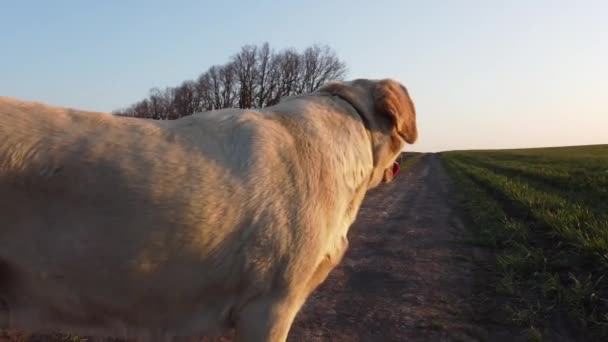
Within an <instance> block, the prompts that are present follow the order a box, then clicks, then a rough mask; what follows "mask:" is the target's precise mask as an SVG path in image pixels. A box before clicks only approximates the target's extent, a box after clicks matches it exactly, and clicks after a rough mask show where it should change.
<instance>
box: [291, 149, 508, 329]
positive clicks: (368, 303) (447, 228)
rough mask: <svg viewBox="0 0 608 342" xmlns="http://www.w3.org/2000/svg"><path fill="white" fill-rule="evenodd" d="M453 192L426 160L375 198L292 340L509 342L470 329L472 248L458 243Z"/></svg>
mask: <svg viewBox="0 0 608 342" xmlns="http://www.w3.org/2000/svg"><path fill="white" fill-rule="evenodd" d="M450 187H451V184H450V179H449V178H448V176H447V175H446V173H445V170H444V169H443V167H442V165H441V162H440V160H439V157H438V156H437V155H435V154H428V155H425V156H424V157H423V158H422V160H421V161H420V162H418V164H417V165H416V166H414V168H412V169H411V170H409V171H408V172H406V173H405V174H401V175H399V177H398V178H397V179H396V181H395V182H393V183H392V184H389V185H388V186H383V187H381V188H379V189H378V190H375V191H373V192H370V193H369V194H368V196H367V198H366V200H365V202H364V204H363V207H362V208H361V211H360V214H359V216H358V218H357V221H356V222H355V224H354V225H353V227H352V228H351V230H350V232H349V240H350V247H349V250H348V252H347V254H346V256H345V257H344V260H343V262H342V264H341V265H340V266H339V267H338V268H336V269H335V270H334V271H333V272H332V273H331V274H330V276H329V278H328V279H327V281H326V282H325V283H324V284H322V285H321V287H320V288H319V289H317V291H316V292H315V293H314V294H313V296H312V297H311V298H310V299H309V301H308V302H307V304H306V306H305V307H304V308H303V309H302V311H301V312H300V314H299V315H298V317H297V318H296V322H295V324H294V327H293V329H292V331H291V334H290V338H289V340H290V341H483V340H493V341H496V338H498V339H499V340H502V338H505V340H509V339H508V338H506V336H504V335H503V336H497V335H496V332H491V333H489V332H488V329H487V328H485V329H484V328H483V327H480V326H479V325H478V324H474V323H472V316H473V315H472V311H473V308H472V307H471V304H470V303H471V302H472V295H473V293H472V292H473V287H474V286H473V282H474V281H475V274H474V273H475V271H474V266H473V264H472V261H471V253H472V250H471V247H470V246H465V245H463V244H462V243H459V242H458V241H459V239H460V238H461V237H462V236H463V235H462V234H463V230H464V228H463V226H462V223H461V222H460V220H459V218H458V217H457V216H456V215H455V214H456V213H455V212H454V210H453V209H452V208H451V206H450V204H449V198H448V193H449V191H450ZM490 335H495V336H490ZM501 337H502V338H501Z"/></svg>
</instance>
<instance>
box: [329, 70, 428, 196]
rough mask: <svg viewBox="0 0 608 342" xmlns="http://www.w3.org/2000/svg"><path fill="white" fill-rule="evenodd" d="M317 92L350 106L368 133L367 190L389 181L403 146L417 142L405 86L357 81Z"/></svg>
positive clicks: (414, 110) (378, 81) (384, 82)
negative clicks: (370, 161) (369, 166)
mask: <svg viewBox="0 0 608 342" xmlns="http://www.w3.org/2000/svg"><path fill="white" fill-rule="evenodd" d="M319 90H320V91H322V92H327V93H330V94H333V95H336V96H338V97H340V98H342V99H343V100H345V101H347V102H349V103H350V104H351V105H352V106H353V107H354V108H355V109H356V110H357V112H358V113H359V115H360V116H361V118H362V121H363V123H364V125H365V126H366V128H367V130H368V131H369V133H370V135H371V140H372V150H373V155H374V170H373V173H372V177H371V179H370V186H369V187H370V188H373V187H376V186H377V185H378V184H380V183H381V182H382V181H384V182H390V181H392V180H393V179H394V178H395V176H396V175H397V172H398V171H399V164H398V163H397V158H398V157H399V155H400V153H401V151H402V150H403V147H404V145H405V144H406V143H408V144H413V143H414V142H416V139H417V138H418V129H417V126H416V109H415V107H414V103H413V102H412V100H411V98H410V95H409V93H408V91H407V89H406V88H405V86H403V85H402V84H401V83H399V82H397V81H395V80H392V79H383V80H368V79H357V80H353V81H349V82H331V83H328V84H327V85H325V86H323V87H322V88H320V89H319Z"/></svg>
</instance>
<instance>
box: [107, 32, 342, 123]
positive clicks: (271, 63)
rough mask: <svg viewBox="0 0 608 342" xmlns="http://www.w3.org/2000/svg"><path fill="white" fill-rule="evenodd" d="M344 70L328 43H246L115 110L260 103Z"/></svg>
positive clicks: (144, 113) (166, 113) (184, 111)
mask: <svg viewBox="0 0 608 342" xmlns="http://www.w3.org/2000/svg"><path fill="white" fill-rule="evenodd" d="M346 71H347V68H346V64H345V63H344V62H343V61H341V60H340V59H339V58H338V56H337V55H336V53H335V52H334V51H333V50H332V49H331V48H330V47H329V46H326V45H313V46H310V47H308V48H306V49H304V50H303V51H302V52H298V51H297V50H295V49H284V50H281V51H278V52H277V51H275V50H274V49H271V48H270V46H269V44H268V43H264V44H262V45H261V46H255V45H245V46H243V47H242V48H241V51H240V52H238V53H237V54H235V55H233V56H232V57H231V58H230V60H229V61H228V63H226V64H223V65H214V66H212V67H210V68H209V69H208V70H207V71H205V72H203V73H202V74H201V75H200V76H199V77H198V78H197V79H196V80H188V81H184V82H183V83H182V84H181V85H179V86H176V87H166V88H164V89H159V88H152V89H151V90H150V93H149V96H148V97H147V98H145V99H143V100H141V101H139V102H136V103H134V104H133V105H131V106H129V107H127V108H124V109H120V110H116V111H114V114H115V115H121V116H133V117H138V118H149V119H157V120H171V119H177V118H180V117H183V116H187V115H192V114H194V113H199V112H204V111H209V110H214V109H221V108H233V107H238V108H261V107H266V106H270V105H273V104H275V103H277V102H279V100H280V99H281V98H282V97H284V96H291V95H296V94H301V93H306V92H311V91H313V90H315V89H317V88H319V87H320V86H321V85H323V84H325V83H327V82H329V81H332V80H341V79H343V78H344V76H345V75H346Z"/></svg>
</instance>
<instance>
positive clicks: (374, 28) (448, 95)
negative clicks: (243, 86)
mask: <svg viewBox="0 0 608 342" xmlns="http://www.w3.org/2000/svg"><path fill="white" fill-rule="evenodd" d="M0 5H1V6H0V44H1V45H0V46H1V50H0V95H5V96H14V97H17V98H21V99H25V100H35V101H42V102H47V103H49V104H53V105H60V106H69V107H75V108H81V109H89V110H98V111H111V110H114V109H117V108H119V107H123V106H126V105H129V104H131V103H133V102H135V101H137V100H140V99H142V98H143V97H145V96H146V95H147V94H148V90H149V89H150V88H152V87H155V86H158V87H164V86H174V85H177V84H179V83H181V81H183V80H185V79H191V78H195V77H197V76H198V75H199V74H200V73H201V72H203V71H204V70H206V69H207V68H208V67H209V66H211V65H212V64H218V63H224V62H226V61H227V59H228V57H229V56H230V55H232V54H233V53H235V52H237V51H238V50H239V48H240V47H241V46H242V45H244V44H260V43H262V42H264V41H268V42H269V43H270V44H271V46H272V47H274V48H278V49H281V48H285V47H294V48H298V49H301V48H303V47H306V46H309V45H311V44H314V43H321V44H328V45H330V46H331V47H333V48H334V49H335V50H336V51H337V53H338V54H339V56H340V57H341V58H342V59H343V60H344V61H345V62H346V63H347V64H348V66H349V75H348V77H349V78H357V77H370V78H383V77H392V78H396V79H398V80H400V81H402V82H403V83H404V84H405V85H406V86H407V87H408V88H409V89H410V92H411V95H412V96H413V98H414V101H415V103H416V105H417V109H418V118H419V132H420V140H419V143H417V144H416V145H414V146H413V149H414V150H418V151H437V150H448V149H466V148H503V147H528V146H550V145H571V144H591V143H608V1H601V0H598V1H571V0H570V1H561V0H554V1H551V0H545V1H541V0H530V1H522V0H518V1H506V0H505V1H498V0H494V1H466V0H460V1H455V0H454V1H450V0H445V1H419V0H417V1H405V0H395V1H380V0H375V1H358V2H355V1H354V0H353V1H348V0H346V1H330V0H324V1H299V2H295V1H293V2H289V3H287V2H284V1H241V2H236V1H166V0H165V1H151V0H149V1H139V2H138V1H59V0H55V1H26V0H22V1H5V0H0Z"/></svg>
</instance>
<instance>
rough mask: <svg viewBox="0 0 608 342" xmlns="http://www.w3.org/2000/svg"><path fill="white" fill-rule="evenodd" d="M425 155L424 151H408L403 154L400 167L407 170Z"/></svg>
mask: <svg viewBox="0 0 608 342" xmlns="http://www.w3.org/2000/svg"><path fill="white" fill-rule="evenodd" d="M423 156H424V153H419V152H406V153H404V154H403V155H402V158H401V161H400V162H399V167H400V168H401V171H406V170H409V169H411V168H412V167H414V165H416V163H418V162H419V161H420V159H421V158H422V157H423Z"/></svg>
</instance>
